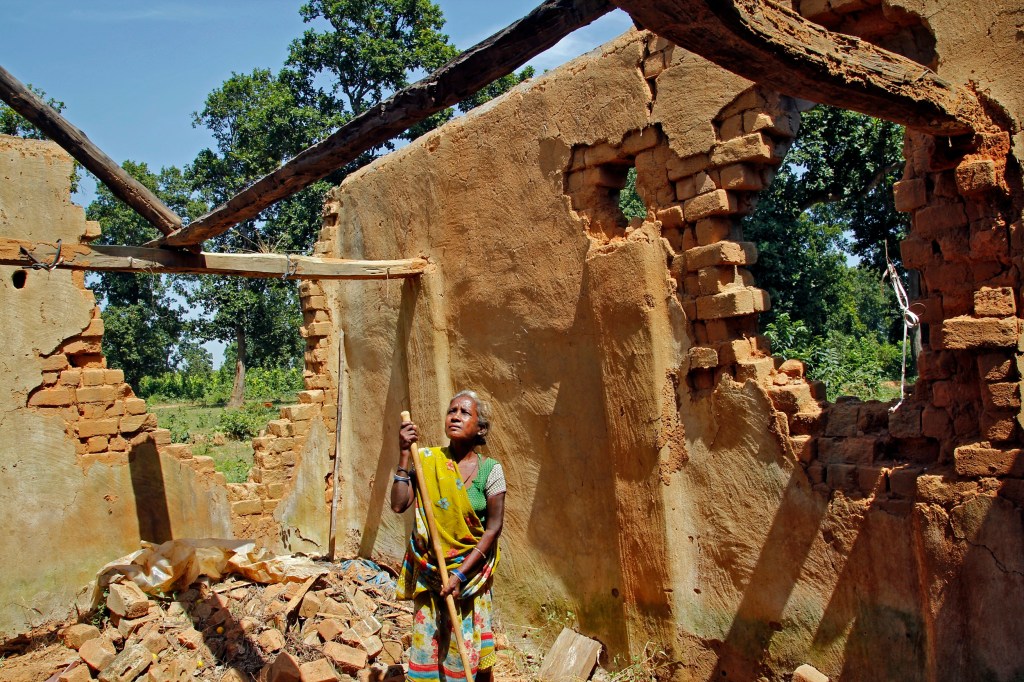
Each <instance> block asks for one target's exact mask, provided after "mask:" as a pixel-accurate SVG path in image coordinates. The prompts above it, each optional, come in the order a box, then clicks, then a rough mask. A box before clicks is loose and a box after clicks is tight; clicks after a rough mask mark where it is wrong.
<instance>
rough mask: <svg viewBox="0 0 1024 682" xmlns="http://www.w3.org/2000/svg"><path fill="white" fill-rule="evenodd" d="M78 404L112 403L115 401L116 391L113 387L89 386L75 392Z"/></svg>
mask: <svg viewBox="0 0 1024 682" xmlns="http://www.w3.org/2000/svg"><path fill="white" fill-rule="evenodd" d="M75 397H76V398H77V399H78V402H80V403H112V402H114V401H115V400H117V397H118V395H117V389H116V388H114V387H113V386H89V387H85V388H80V389H78V390H77V391H76V392H75Z"/></svg>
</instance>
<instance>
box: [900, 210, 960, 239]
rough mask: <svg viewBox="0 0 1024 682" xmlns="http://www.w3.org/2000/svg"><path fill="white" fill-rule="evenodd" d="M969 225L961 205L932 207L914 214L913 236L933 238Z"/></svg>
mask: <svg viewBox="0 0 1024 682" xmlns="http://www.w3.org/2000/svg"><path fill="white" fill-rule="evenodd" d="M966 225H967V213H966V212H965V211H964V206H963V204H961V203H955V204H939V205H931V206H927V207H925V208H921V209H918V210H917V211H915V212H914V226H913V228H912V229H911V234H912V235H914V236H916V237H925V238H929V239H930V238H933V237H937V236H939V235H941V234H942V233H943V232H945V231H946V230H949V229H952V228H954V227H964V226H966Z"/></svg>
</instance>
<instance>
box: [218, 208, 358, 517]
mask: <svg viewBox="0 0 1024 682" xmlns="http://www.w3.org/2000/svg"><path fill="white" fill-rule="evenodd" d="M332 206H333V204H332V202H330V201H328V202H327V208H326V209H325V224H324V228H323V230H322V231H321V236H320V241H318V242H317V244H316V246H315V247H314V253H316V254H318V255H325V254H327V253H329V251H330V249H331V248H332V245H331V243H330V242H329V240H333V239H334V233H335V231H336V228H335V227H334V226H333V221H332V220H331V215H335V216H336V214H334V213H332V208H331V207H332ZM299 295H300V298H301V302H302V316H303V326H302V327H301V328H300V330H299V332H300V334H301V335H302V337H303V338H304V339H305V340H306V354H305V372H304V376H303V380H304V383H305V386H306V390H304V391H300V392H299V395H298V398H299V404H297V405H289V406H286V407H282V408H281V412H280V418H279V419H275V420H272V421H270V422H269V423H268V424H267V428H266V430H265V431H263V432H261V433H260V435H259V436H258V437H257V438H254V439H253V442H252V444H253V468H252V471H251V473H250V474H249V480H248V481H247V482H245V483H240V484H230V485H228V499H229V500H230V502H231V511H232V521H233V524H234V530H235V533H236V534H238V535H239V536H240V537H251V536H253V535H254V534H260V533H265V532H266V530H265V529H266V527H267V526H266V523H268V522H271V521H272V516H273V513H274V510H275V509H276V508H277V506H278V505H279V504H280V502H281V499H282V498H283V497H284V496H285V494H287V492H288V491H289V490H290V489H291V485H292V481H293V480H294V477H295V466H296V464H297V463H298V461H299V457H300V455H301V453H302V449H303V447H304V446H305V444H306V438H307V436H308V434H309V430H310V428H311V426H312V424H313V420H314V419H316V418H320V419H322V420H323V422H324V424H325V426H326V427H327V430H328V432H329V434H330V435H331V436H332V437H331V438H330V443H331V445H330V447H331V450H332V452H333V448H334V442H335V441H334V438H333V434H334V430H335V423H336V418H337V411H336V405H337V396H338V393H337V389H336V386H337V379H336V377H335V375H334V371H333V370H332V368H331V367H330V360H331V355H332V354H331V352H330V348H331V338H330V336H331V334H332V333H333V330H334V327H333V325H332V323H331V316H330V312H329V308H328V305H327V298H326V296H324V291H323V287H322V286H321V284H320V283H319V282H317V281H309V280H307V281H304V282H302V283H301V284H300V286H299ZM331 495H332V489H331V488H330V487H329V486H328V488H327V489H326V490H325V493H324V496H325V502H328V501H329V500H330V499H331ZM261 522H262V523H261ZM270 534H273V533H272V532H271V533H270Z"/></svg>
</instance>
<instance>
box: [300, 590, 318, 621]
mask: <svg viewBox="0 0 1024 682" xmlns="http://www.w3.org/2000/svg"><path fill="white" fill-rule="evenodd" d="M322 603H323V602H322V601H321V600H320V597H318V596H316V594H314V593H312V592H310V593H309V594H307V595H306V596H305V597H303V599H302V604H301V605H300V606H299V617H300V618H312V617H313V616H315V615H316V614H318V613H319V612H320V605H321V604H322Z"/></svg>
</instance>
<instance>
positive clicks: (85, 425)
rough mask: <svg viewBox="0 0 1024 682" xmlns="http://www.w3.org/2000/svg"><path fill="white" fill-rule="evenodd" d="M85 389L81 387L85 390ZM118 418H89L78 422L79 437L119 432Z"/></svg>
mask: <svg viewBox="0 0 1024 682" xmlns="http://www.w3.org/2000/svg"><path fill="white" fill-rule="evenodd" d="M83 390H85V389H79V391H80V392H81V391H83ZM118 422H119V420H118V419H117V418H110V419H89V420H84V421H80V422H78V425H77V428H78V437H79V438H91V437H93V436H113V435H115V434H116V433H117V432H118Z"/></svg>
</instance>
